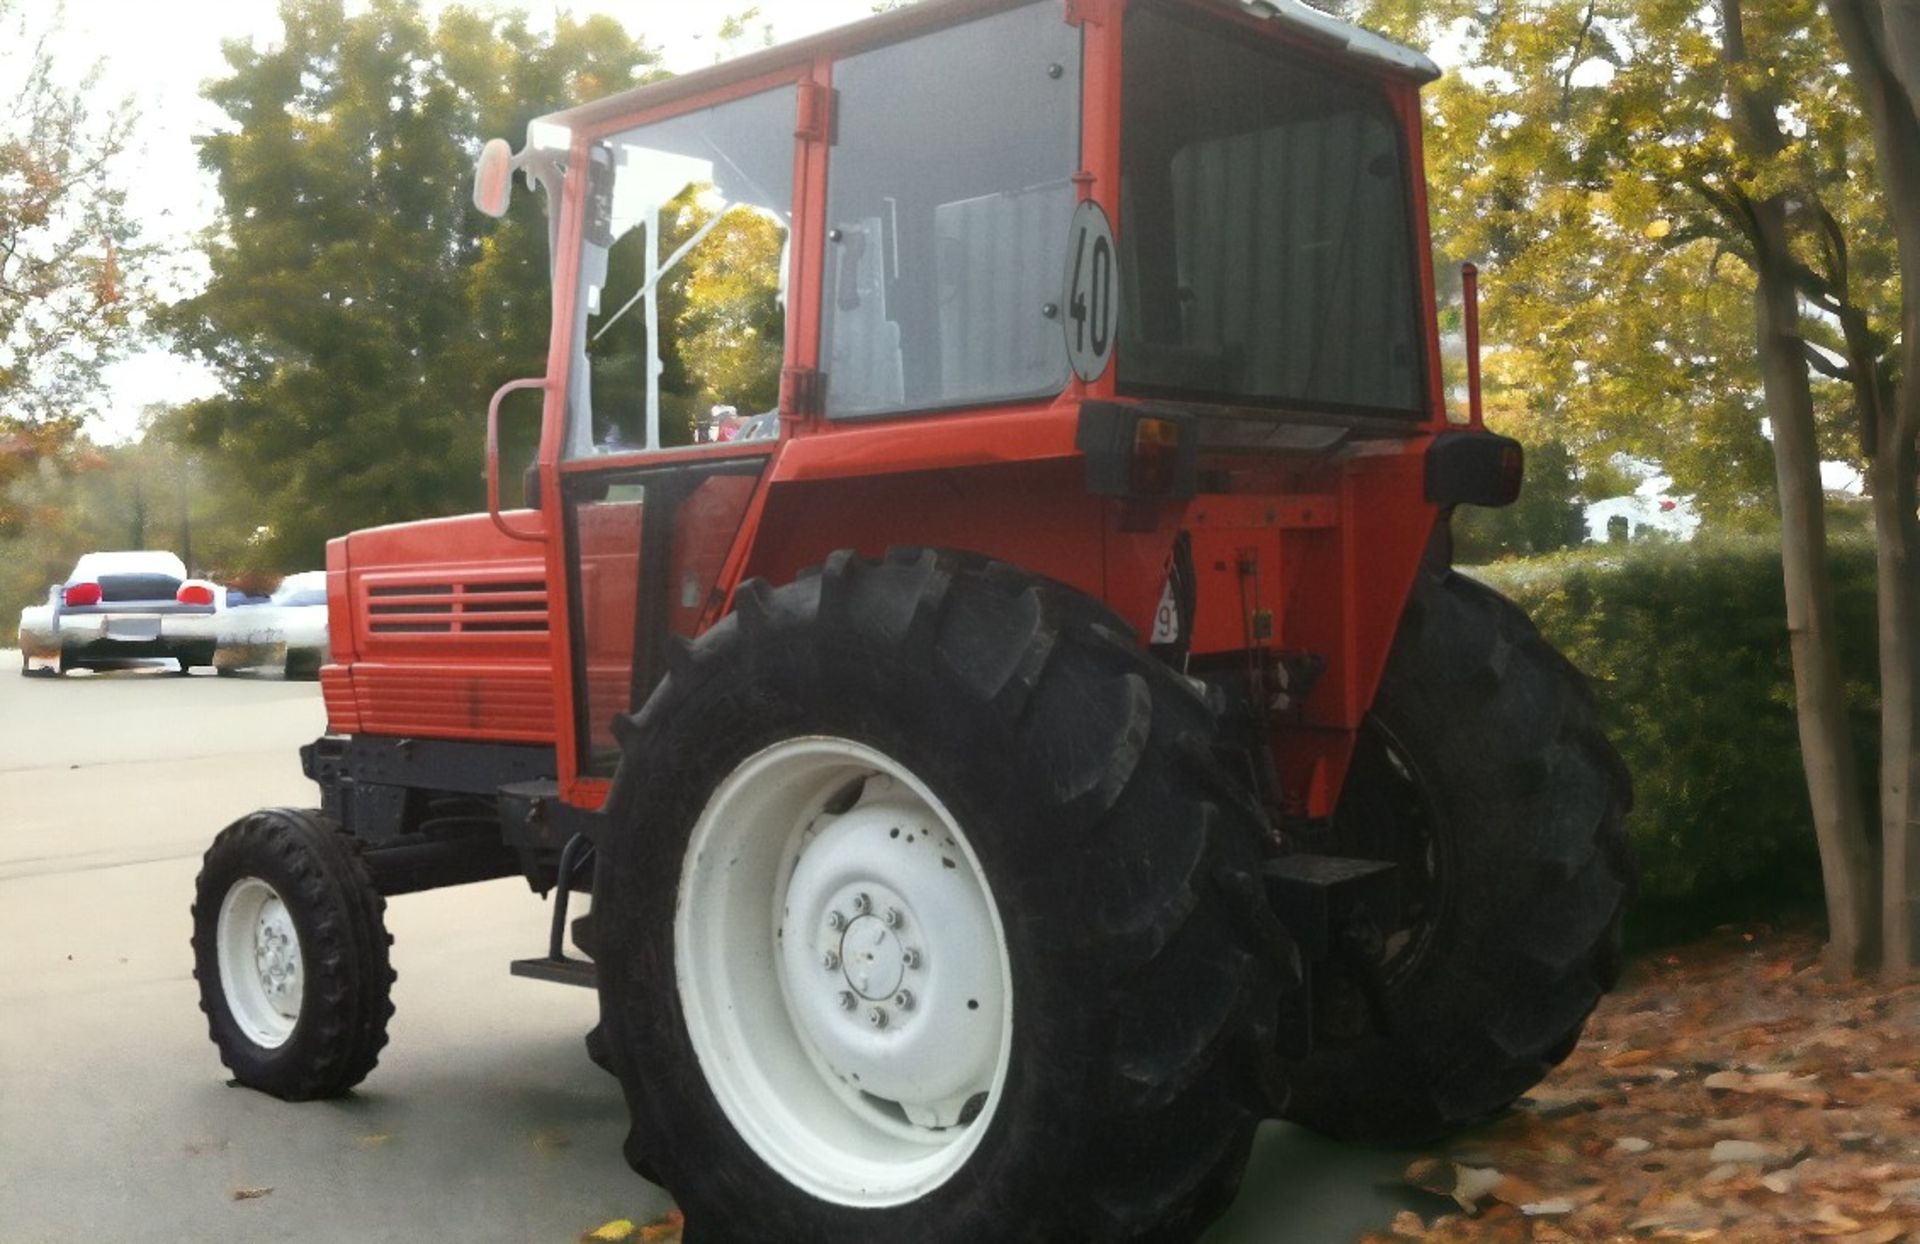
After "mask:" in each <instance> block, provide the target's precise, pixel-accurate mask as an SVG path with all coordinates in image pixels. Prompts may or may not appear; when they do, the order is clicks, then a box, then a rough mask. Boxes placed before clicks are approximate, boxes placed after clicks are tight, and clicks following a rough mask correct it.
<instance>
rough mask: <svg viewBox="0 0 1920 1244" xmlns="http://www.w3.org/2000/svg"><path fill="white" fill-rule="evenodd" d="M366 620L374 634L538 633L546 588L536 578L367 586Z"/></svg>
mask: <svg viewBox="0 0 1920 1244" xmlns="http://www.w3.org/2000/svg"><path fill="white" fill-rule="evenodd" d="M367 618H368V626H369V628H370V629H371V630H372V631H373V633H374V634H376V635H499V634H535V635H544V634H546V632H547V587H546V584H545V583H542V582H541V581H540V580H538V579H528V580H508V581H467V582H454V583H448V582H444V581H442V582H432V583H430V582H419V583H380V584H373V585H369V587H368V588H367Z"/></svg>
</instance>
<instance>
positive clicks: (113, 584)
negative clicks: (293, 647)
mask: <svg viewBox="0 0 1920 1244" xmlns="http://www.w3.org/2000/svg"><path fill="white" fill-rule="evenodd" d="M224 598H225V590H224V589H223V588H221V587H220V586H219V585H218V584H215V583H212V582H209V581H208V580H206V579H192V578H188V577H187V568H186V566H185V565H184V564H183V563H182V562H181V561H180V559H179V558H178V557H176V556H174V555H173V554H172V553H164V552H159V551H155V550H143V551H138V552H134V551H128V552H117V553H88V554H86V555H85V556H84V557H82V558H81V559H80V560H79V562H78V563H76V564H75V565H74V568H73V573H72V574H70V575H68V576H67V580H66V582H65V583H56V584H54V585H53V586H52V587H50V588H48V589H47V603H46V604H44V605H29V606H28V607H27V608H25V609H22V610H21V611H20V672H21V673H22V674H36V673H39V674H62V673H65V672H66V671H68V670H73V669H113V668H117V667H119V666H123V665H130V664H137V663H141V662H146V661H158V660H171V661H174V662H176V663H177V665H178V668H179V672H180V673H182V674H185V673H188V672H190V671H191V670H192V669H193V667H194V666H196V665H211V664H213V656H214V649H215V647H216V638H217V623H216V617H217V615H218V614H219V613H220V611H221V607H222V604H223V603H224Z"/></svg>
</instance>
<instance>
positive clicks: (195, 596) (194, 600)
mask: <svg viewBox="0 0 1920 1244" xmlns="http://www.w3.org/2000/svg"><path fill="white" fill-rule="evenodd" d="M173 598H174V599H175V600H177V601H179V602H180V603H181V604H183V605H211V604H212V603H213V589H212V588H210V587H208V586H207V585H206V584H204V583H183V584H181V585H180V590H179V591H178V592H175V593H174V595H173Z"/></svg>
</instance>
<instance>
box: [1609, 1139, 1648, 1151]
mask: <svg viewBox="0 0 1920 1244" xmlns="http://www.w3.org/2000/svg"><path fill="white" fill-rule="evenodd" d="M1613 1147H1614V1148H1615V1149H1618V1150H1619V1151H1620V1152H1621V1153H1645V1152H1646V1151H1647V1150H1649V1149H1651V1148H1653V1142H1652V1141H1650V1140H1642V1139H1641V1138H1640V1137H1638V1136H1622V1137H1621V1138H1620V1139H1619V1140H1616V1141H1614V1142H1613Z"/></svg>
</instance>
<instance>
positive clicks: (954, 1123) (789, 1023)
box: [674, 736, 1013, 1206]
mask: <svg viewBox="0 0 1920 1244" xmlns="http://www.w3.org/2000/svg"><path fill="white" fill-rule="evenodd" d="M674 925H675V933H674V936H675V966H676V973H677V976H678V992H679V998H680V1003H681V1006H682V1008H683V1013H684V1015H685V1018H686V1024H687V1031H688V1036H689V1038H690V1040H691V1042H692V1044H693V1047H694V1051H695V1053H696V1055H697V1056H698V1057H699V1060H700V1064H701V1068H702V1070H703V1072H704V1073H705V1075H706V1077H707V1082H708V1084H709V1086H710V1087H711V1088H712V1089H713V1091H714V1094H715V1096H716V1097H717V1098H718V1100H719V1102H720V1104H721V1107H722V1109H724V1110H725V1111H726V1113H727V1115H728V1117H729V1119H730V1121H731V1122H732V1123H733V1124H734V1126H735V1127H737V1128H738V1129H739V1131H740V1133H741V1135H742V1136H743V1137H745V1138H746V1139H747V1141H748V1143H750V1144H751V1145H753V1147H754V1148H755V1150H756V1151H757V1152H758V1153H759V1154H760V1155H761V1156H762V1157H763V1158H764V1159H766V1160H767V1161H768V1162H769V1163H771V1164H772V1165H773V1166H774V1167H775V1168H776V1169H778V1170H779V1171H780V1172H781V1173H782V1175H783V1176H785V1177H786V1178H788V1179H790V1180H792V1181H793V1182H794V1183H795V1184H796V1185H798V1186H800V1187H804V1188H806V1189H808V1190H809V1191H811V1192H812V1193H813V1194H814V1195H817V1196H820V1197H823V1198H825V1199H827V1200H829V1201H832V1202H835V1203H838V1204H843V1205H863V1206H878V1205H894V1204H901V1203H904V1202H906V1201H910V1200H912V1199H914V1198H915V1197H918V1196H920V1195H923V1194H924V1193H925V1192H926V1191H928V1190H929V1189H931V1188H933V1187H937V1186H938V1185H939V1184H940V1183H942V1182H944V1181H945V1180H946V1179H947V1178H948V1177H950V1176H951V1175H952V1174H953V1173H954V1172H955V1171H956V1170H958V1169H959V1168H960V1166H961V1165H962V1164H964V1162H965V1161H966V1160H967V1157H968V1155H969V1154H971V1153H972V1152H973V1151H974V1149H975V1147H976V1146H977V1145H978V1144H979V1142H980V1138H981V1136H982V1135H983V1134H984V1132H985V1130H986V1128H987V1126H988V1123H989V1122H990V1120H991V1119H992V1117H993V1115H994V1111H995V1108H996V1106H997V1105H998V1097H999V1093H1000V1089H1001V1085H1002V1084H1003V1083H1004V1081H1005V1077H1006V1075H1007V1068H1008V1065H1009V1062H1010V1058H1011V1050H1012V1039H1013V1038H1012V1005H1013V999H1012V975H1013V973H1012V966H1011V963H1010V961H1009V956H1008V952H1007V942H1006V936H1005V934H1004V932H1003V931H1002V929H1001V928H1000V923H999V918H998V915H997V913H996V911H995V908H994V904H993V899H992V896H991V893H990V891H989V889H988V885H987V880H986V876H985V873H984V871H983V870H982V867H981V864H980V861H979V859H978V858H977V857H976V856H975V854H974V852H973V849H972V846H971V844H969V843H968V842H967V840H966V837H965V835H964V834H963V832H962V829H961V826H960V824H959V822H958V821H956V820H955V819H954V817H953V815H952V814H951V813H950V812H949V811H947V809H946V807H945V806H944V805H943V804H942V803H941V802H940V801H939V800H938V799H937V798H936V797H935V796H934V795H933V794H932V793H931V792H930V791H929V790H928V789H927V788H926V787H925V786H924V785H923V784H922V783H921V782H920V781H919V780H918V778H917V777H915V775H914V774H913V773H912V771H911V770H909V769H907V768H906V767H905V766H903V765H901V764H900V763H899V762H897V761H895V760H893V759H892V758H891V757H889V756H887V755H886V754H884V753H882V752H879V751H877V750H875V749H874V748H871V747H868V746H866V745H864V744H860V743H855V742H852V741H851V740H847V739H839V738H831V737H824V736H802V737H798V738H793V739H789V740H787V741H785V742H782V743H777V744H775V745H773V746H771V747H769V748H767V749H766V750H764V751H762V752H760V753H757V754H756V755H754V756H751V757H749V758H748V759H746V760H745V761H742V762H741V763H740V765H739V766H738V767H737V768H735V769H734V770H733V771H732V772H731V773H730V774H729V775H728V776H727V777H725V778H724V779H722V780H721V782H720V783H719V784H718V785H717V786H716V787H715V789H714V792H713V794H712V795H711V796H710V797H709V800H708V802H707V805H706V808H705V810H704V811H703V812H702V813H701V816H700V820H699V821H698V822H697V823H696V824H695V826H694V829H693V832H692V835H691V838H690V841H689V843H688V848H687V854H686V864H685V866H684V871H683V873H682V877H681V886H680V896H679V900H678V903H677V905H676V913H675V922H674Z"/></svg>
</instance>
